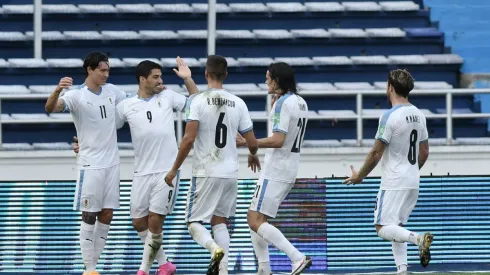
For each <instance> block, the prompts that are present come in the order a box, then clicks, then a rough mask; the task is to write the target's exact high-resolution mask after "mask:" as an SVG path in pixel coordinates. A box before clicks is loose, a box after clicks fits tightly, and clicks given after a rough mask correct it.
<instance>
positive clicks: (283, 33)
mask: <svg viewBox="0 0 490 275" xmlns="http://www.w3.org/2000/svg"><path fill="white" fill-rule="evenodd" d="M252 32H253V33H254V34H255V37H256V38H260V39H290V38H292V37H293V35H292V34H291V33H290V32H288V31H287V30H253V31H252Z"/></svg>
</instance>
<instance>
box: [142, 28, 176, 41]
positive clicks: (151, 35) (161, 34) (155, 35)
mask: <svg viewBox="0 0 490 275" xmlns="http://www.w3.org/2000/svg"><path fill="white" fill-rule="evenodd" d="M139 34H140V37H141V38H142V39H158V40H160V39H177V38H179V35H178V34H177V33H176V32H174V31H151V30H149V31H139Z"/></svg>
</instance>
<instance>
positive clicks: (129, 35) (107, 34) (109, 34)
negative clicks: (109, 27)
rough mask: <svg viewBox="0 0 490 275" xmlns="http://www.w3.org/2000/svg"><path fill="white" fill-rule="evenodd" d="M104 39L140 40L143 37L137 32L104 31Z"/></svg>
mask: <svg viewBox="0 0 490 275" xmlns="http://www.w3.org/2000/svg"><path fill="white" fill-rule="evenodd" d="M101 34H102V36H103V37H104V39H114V40H132V39H140V38H141V35H140V34H139V33H137V32H135V31H102V32H101Z"/></svg>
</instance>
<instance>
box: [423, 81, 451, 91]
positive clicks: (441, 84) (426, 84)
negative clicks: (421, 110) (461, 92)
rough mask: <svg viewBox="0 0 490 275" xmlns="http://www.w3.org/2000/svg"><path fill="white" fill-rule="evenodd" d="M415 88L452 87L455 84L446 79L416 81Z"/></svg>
mask: <svg viewBox="0 0 490 275" xmlns="http://www.w3.org/2000/svg"><path fill="white" fill-rule="evenodd" d="M414 85H415V89H421V90H429V89H452V88H453V86H452V85H450V84H448V83H447V82H444V81H415V83H414Z"/></svg>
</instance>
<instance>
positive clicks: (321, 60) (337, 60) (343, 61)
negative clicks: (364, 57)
mask: <svg viewBox="0 0 490 275" xmlns="http://www.w3.org/2000/svg"><path fill="white" fill-rule="evenodd" d="M312 59H313V62H315V64H316V65H352V63H353V62H352V60H351V59H349V58H348V57H347V56H315V57H313V58H312Z"/></svg>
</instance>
